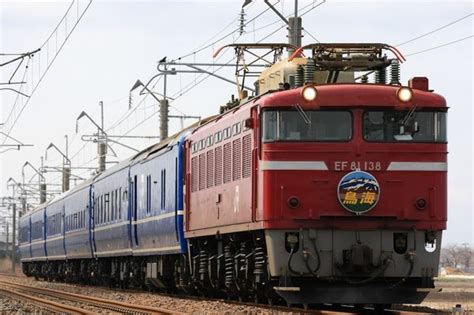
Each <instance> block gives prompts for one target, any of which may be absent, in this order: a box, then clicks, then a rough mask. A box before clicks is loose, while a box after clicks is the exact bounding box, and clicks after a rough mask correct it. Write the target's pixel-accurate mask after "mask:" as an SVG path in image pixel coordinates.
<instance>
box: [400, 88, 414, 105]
mask: <svg viewBox="0 0 474 315" xmlns="http://www.w3.org/2000/svg"><path fill="white" fill-rule="evenodd" d="M412 96H413V92H412V91H411V89H410V88H407V87H401V88H399V89H398V90H397V97H398V99H399V100H400V101H402V102H404V103H406V102H408V101H410V100H411V98H412Z"/></svg>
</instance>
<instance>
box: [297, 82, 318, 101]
mask: <svg viewBox="0 0 474 315" xmlns="http://www.w3.org/2000/svg"><path fill="white" fill-rule="evenodd" d="M301 95H302V96H303V98H304V100H305V101H307V102H311V101H314V100H315V99H316V96H317V95H318V91H316V88H315V87H314V86H312V85H307V86H305V87H304V88H303V90H301Z"/></svg>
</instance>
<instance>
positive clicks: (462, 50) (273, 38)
mask: <svg viewBox="0 0 474 315" xmlns="http://www.w3.org/2000/svg"><path fill="white" fill-rule="evenodd" d="M88 2H89V1H88V0H81V1H78V2H75V3H74V4H73V9H72V10H71V11H70V14H69V15H68V16H67V18H66V20H65V21H63V23H61V24H60V27H59V28H58V31H57V33H54V35H53V37H52V38H51V39H50V41H49V42H48V43H49V44H48V45H47V47H45V48H44V49H43V50H42V51H41V53H39V54H36V55H35V57H33V58H32V60H30V62H31V63H30V65H29V70H28V72H27V76H26V81H28V83H27V85H29V86H30V87H31V86H34V85H35V82H37V81H38V79H39V76H40V75H41V73H42V69H44V67H45V65H47V64H48V60H51V58H52V56H53V55H54V52H55V49H56V45H57V44H56V43H61V42H62V40H63V39H64V37H65V35H66V34H67V33H68V31H70V30H71V27H72V25H73V24H74V22H75V21H76V20H77V16H78V13H80V12H82V10H83V9H84V8H85V7H86V5H87V3H88ZM299 2H300V8H305V7H306V8H305V9H304V10H303V11H302V12H301V13H303V12H304V11H308V10H309V9H311V8H312V7H313V6H314V5H317V4H319V3H321V2H322V1H314V2H313V1H302V0H300V1H299ZM70 3H71V2H70V1H48V2H40V1H5V0H0V53H19V52H27V51H32V50H35V49H36V48H38V47H40V46H41V45H42V44H43V43H44V42H45V40H46V39H47V38H48V36H49V35H50V34H51V33H52V31H53V30H54V28H55V27H56V26H57V25H58V23H59V21H60V19H61V18H62V17H63V15H64V13H65V12H66V10H67V9H68V7H69V6H70ZM242 3H243V1H93V2H92V4H91V5H90V7H89V8H88V9H87V11H86V13H85V14H84V16H83V18H82V19H81V20H80V22H79V23H78V25H77V27H76V28H75V29H74V31H73V32H72V34H71V36H70V37H69V38H68V40H67V41H66V43H65V45H64V47H63V48H62V50H61V51H60V52H59V54H58V56H57V58H56V59H55V60H54V62H53V63H52V65H51V67H50V68H49V70H48V71H47V73H46V75H45V76H44V77H43V80H42V81H41V83H40V84H39V85H38V87H37V89H36V90H35V92H34V94H33V96H32V97H31V99H30V101H29V102H28V103H27V105H26V106H25V108H24V110H23V112H22V113H21V115H19V119H18V120H17V122H16V124H15V126H14V128H13V129H12V132H11V134H10V135H11V136H12V137H14V138H15V139H18V140H20V141H22V142H23V143H27V144H34V146H33V147H24V148H22V149H21V150H20V151H16V150H10V151H8V152H4V153H1V154H0V196H6V195H8V194H9V193H10V192H11V189H8V190H7V186H6V182H7V180H8V179H9V178H10V177H13V178H14V179H15V180H17V181H21V180H22V166H23V165H24V163H25V162H26V161H29V162H30V163H31V164H32V165H34V166H35V167H36V168H38V167H39V166H40V165H41V160H40V157H41V156H43V157H44V156H45V149H46V147H47V146H48V145H49V143H51V142H53V143H54V144H56V145H57V146H58V147H59V148H60V149H61V150H63V151H64V149H65V138H64V136H65V135H68V138H69V156H70V157H72V158H71V160H72V165H73V167H77V166H81V167H87V166H90V167H93V166H95V165H96V164H97V162H96V160H95V157H96V155H97V154H96V146H95V144H93V143H90V142H84V141H82V140H81V135H83V134H92V133H94V132H95V131H96V130H95V127H94V126H93V125H92V124H91V123H90V122H89V121H87V120H86V119H81V120H80V122H79V124H78V127H79V128H78V129H79V132H78V133H76V118H77V117H78V115H79V113H81V111H86V112H87V113H88V114H90V116H91V117H93V119H94V120H96V121H97V122H100V107H99V101H103V103H104V114H105V115H104V116H105V129H106V130H107V132H108V134H109V135H123V134H127V135H135V136H158V134H159V124H158V121H159V116H158V114H157V110H158V107H157V104H156V102H155V101H154V100H153V99H152V98H151V97H149V96H148V97H145V98H144V97H143V96H140V95H139V94H138V92H137V91H134V92H132V93H131V99H132V101H131V105H132V109H131V110H130V109H129V105H130V104H129V95H130V93H129V91H130V88H131V87H132V85H133V84H134V83H135V81H136V80H137V79H140V80H141V81H144V82H146V81H148V80H149V79H150V78H151V77H152V76H154V75H155V74H157V70H156V66H157V62H158V60H160V59H162V58H163V57H165V56H167V57H168V60H170V59H177V58H179V57H181V56H187V57H184V58H182V59H181V61H182V62H203V63H212V62H227V61H229V60H230V59H231V58H232V52H231V51H226V52H225V53H224V54H223V56H222V57H221V58H220V59H218V60H217V61H216V60H215V59H214V60H213V59H212V54H213V52H214V51H215V50H216V49H218V48H219V47H221V46H223V45H225V44H229V43H232V42H234V41H238V42H255V41H259V40H261V39H262V38H264V37H266V36H268V35H270V34H271V33H273V32H275V33H274V34H272V35H270V36H269V37H268V38H266V39H265V41H266V42H285V41H287V38H286V28H285V27H282V23H281V21H279V18H278V17H277V16H276V15H275V14H274V13H273V12H271V11H270V10H267V11H266V12H265V13H263V14H261V15H259V14H260V13H261V12H263V11H265V9H266V8H267V7H266V5H265V4H264V2H263V1H260V0H254V1H253V3H252V4H250V5H249V6H247V7H246V19H247V20H250V19H253V18H254V17H256V16H257V15H259V16H258V18H256V19H255V20H253V21H252V22H251V23H249V24H248V25H247V26H246V27H245V33H244V34H243V35H241V36H239V35H238V34H237V33H232V30H235V29H236V28H237V27H238V23H239V22H238V18H239V13H240V8H241V5H242ZM272 3H276V4H275V7H276V8H277V9H279V10H281V11H283V13H284V14H285V15H287V14H290V13H291V12H292V10H293V1H289V0H285V1H279V2H278V1H277V0H275V1H273V2H272ZM472 12H473V4H472V2H470V1H465V2H462V1H436V2H433V1H331V0H328V1H326V2H325V3H324V4H322V5H320V6H318V7H317V8H314V9H313V10H310V11H309V12H307V13H306V14H304V15H303V27H304V28H305V36H304V38H303V44H309V43H312V42H315V39H317V40H319V41H321V42H384V43H388V44H391V45H395V46H396V45H398V44H400V43H403V42H405V41H407V40H410V39H413V38H416V37H417V36H419V35H422V34H425V33H427V32H430V31H432V30H435V29H437V28H438V27H440V26H443V25H446V24H448V23H450V22H453V21H455V20H457V19H459V18H461V17H464V16H466V15H468V14H469V13H472ZM66 25H67V26H66ZM277 29H279V30H278V31H276V30H277ZM228 33H231V35H230V36H228V37H225V38H223V39H222V40H220V41H217V40H218V39H219V38H221V37H224V35H226V34H228ZM472 34H473V16H472V15H471V16H470V17H468V18H466V19H464V20H462V21H460V22H458V23H455V24H453V25H451V26H449V27H446V28H444V29H441V30H439V31H436V32H434V33H433V34H431V35H429V36H425V37H423V38H420V39H417V40H414V41H412V42H410V43H407V44H404V45H401V46H400V47H399V49H400V50H401V51H402V52H403V53H404V54H405V55H410V54H412V53H416V52H419V51H423V50H426V49H429V48H432V47H436V46H440V45H443V44H446V43H450V42H453V41H455V40H457V39H462V38H466V37H468V36H471V35H472ZM213 42H215V43H213ZM212 43H213V44H212ZM208 44H212V45H209V47H207V48H205V49H202V50H200V49H199V48H201V47H205V46H207V45H208ZM472 45H473V40H472V38H470V39H467V40H463V41H460V42H458V43H454V44H451V45H448V46H446V47H441V48H438V49H434V50H430V51H426V52H423V53H420V54H414V55H412V56H409V57H408V58H407V62H406V63H404V64H403V65H402V68H401V77H402V82H404V83H405V84H406V82H407V81H408V79H409V78H411V77H413V76H427V77H428V78H429V79H430V88H432V89H434V90H435V92H437V93H440V94H442V95H443V96H444V97H445V98H446V99H447V102H448V105H449V107H450V110H449V118H448V119H449V122H448V140H449V146H448V147H449V157H448V159H449V173H448V186H449V191H448V198H449V202H448V211H449V218H448V230H447V231H446V233H445V238H444V242H445V244H447V243H465V242H469V243H471V244H474V215H473V206H472V205H473V203H474V197H473V193H472V192H473V162H472V157H473V154H474V153H473V139H474V135H473V127H472V120H473V118H474V117H473V110H472V105H473V102H472V101H473V94H472V86H473V65H472V60H473V56H472V51H473V46H472ZM193 52H196V53H193ZM0 57H1V56H0ZM7 58H8V57H6V56H3V57H1V59H0V61H1V62H4V61H6V60H7ZM13 69H14V67H13V66H12V65H10V66H5V67H0V75H1V79H0V82H5V81H8V79H9V77H10V75H11V73H12V71H13ZM23 71H24V67H23V66H22V67H21V68H20V70H19V73H18V76H17V77H18V78H21V75H22V74H23ZM232 71H233V70H232V69H224V70H222V71H219V72H218V74H220V75H223V76H226V77H228V78H230V79H233V73H232ZM202 78H203V77H202V76H199V75H196V74H180V75H176V76H169V77H168V82H167V83H168V84H167V85H168V86H167V95H169V96H172V97H173V98H175V99H174V100H173V101H171V106H172V108H171V110H170V114H172V115H180V114H181V113H185V114H187V115H194V116H201V117H206V116H209V115H212V114H215V113H217V112H218V109H219V106H221V105H224V104H225V103H226V102H227V101H228V100H229V99H230V97H231V94H236V89H235V88H234V87H233V86H232V85H231V84H229V83H226V82H224V81H220V80H218V79H215V78H208V79H206V80H204V81H202V82H201V83H199V81H200V80H201V79H202ZM156 82H157V81H153V82H152V84H151V86H154V85H155V83H156ZM196 83H198V84H197V85H196V86H195V87H194V88H193V89H191V90H189V91H187V87H189V86H193V85H195V84H196ZM154 90H155V91H157V92H159V93H162V92H163V81H158V83H157V84H156V87H155V89H154ZM183 91H187V92H185V93H183ZM16 97H17V95H16V94H15V93H13V92H12V91H6V90H0V100H1V106H0V123H1V122H5V120H6V118H7V117H8V115H9V113H10V112H11V111H12V106H13V104H14V102H15V98H16ZM22 104H23V103H22ZM18 108H19V106H17V107H16V108H15V110H14V112H15V113H18ZM123 117H125V118H124V119H121V118H123ZM192 122H193V120H186V121H185V122H184V124H189V123H192ZM9 123H11V121H10V122H9ZM135 126H138V127H135ZM180 126H181V123H180V120H179V119H172V120H171V121H170V134H172V133H174V132H176V131H178V130H179V128H180ZM2 130H3V131H5V129H0V131H2ZM0 139H2V138H1V137H0ZM2 141H3V139H2ZM10 141H13V140H10ZM120 141H122V142H123V143H125V144H127V145H129V146H132V147H134V148H136V149H142V148H144V147H146V146H148V145H150V144H152V143H153V142H154V141H156V139H155V140H153V139H120ZM113 149H114V151H115V153H116V155H117V156H116V157H115V156H110V157H108V160H109V161H112V162H113V161H119V160H122V159H125V158H127V157H128V156H130V155H132V154H133V151H131V150H129V149H126V148H124V147H120V146H118V145H113ZM47 157H48V159H46V160H45V161H44V165H46V166H56V167H57V166H61V163H62V158H61V156H60V155H59V154H58V153H57V152H55V151H54V150H50V151H48V156H47ZM109 166H110V165H109ZM24 173H25V178H26V180H27V181H28V180H30V179H31V178H32V177H33V175H34V172H33V171H32V169H31V168H28V167H27V168H25V169H24ZM73 173H74V174H76V175H78V176H80V177H83V178H87V177H89V176H90V174H91V171H90V170H87V169H76V170H73ZM46 177H47V181H48V182H51V183H55V184H59V183H60V174H59V173H55V172H48V173H47V174H46ZM31 181H32V183H34V184H36V183H37V179H36V178H33V179H32V180H31ZM52 188H53V189H59V187H57V186H54V187H52ZM2 213H5V210H0V215H1V214H2ZM1 224H2V221H1V220H0V230H1Z"/></svg>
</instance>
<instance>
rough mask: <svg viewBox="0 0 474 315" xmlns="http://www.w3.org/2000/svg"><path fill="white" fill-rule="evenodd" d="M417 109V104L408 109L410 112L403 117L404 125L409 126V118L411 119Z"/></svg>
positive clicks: (402, 123)
mask: <svg viewBox="0 0 474 315" xmlns="http://www.w3.org/2000/svg"><path fill="white" fill-rule="evenodd" d="M415 110H416V104H415V105H413V107H412V108H410V110H409V111H408V113H407V114H406V115H405V117H404V118H403V119H402V121H401V122H400V124H401V125H403V126H405V127H406V126H408V120H410V118H411V117H412V116H413V114H414V113H415Z"/></svg>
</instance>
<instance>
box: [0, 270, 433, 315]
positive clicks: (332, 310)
mask: <svg viewBox="0 0 474 315" xmlns="http://www.w3.org/2000/svg"><path fill="white" fill-rule="evenodd" d="M1 275H2V276H10V277H18V276H15V275H11V274H1ZM0 284H4V285H7V286H10V288H16V289H17V290H21V291H25V292H28V293H34V294H39V295H43V296H44V295H47V296H50V297H53V298H57V299H62V300H69V301H73V302H76V303H81V304H88V305H91V306H94V307H97V308H101V309H108V310H110V311H113V312H119V313H124V314H178V313H179V312H177V311H175V310H173V311H170V310H165V309H160V308H154V307H147V306H140V305H132V304H128V303H122V302H118V301H114V300H109V299H102V298H96V297H91V296H85V295H80V294H76V293H68V292H64V291H58V290H52V289H45V288H37V287H31V286H26V285H21V284H15V283H12V282H9V281H3V280H0ZM75 285H76V286H84V287H89V286H87V285H80V284H75ZM2 291H4V289H3V290H2ZM115 291H117V292H122V293H130V294H133V293H144V291H140V290H136V289H116V290H115ZM14 293H15V292H14ZM159 294H160V295H162V296H168V297H173V298H179V299H186V300H194V301H203V300H205V301H217V302H222V303H227V304H229V305H239V306H247V307H259V308H262V309H265V310H268V311H269V312H284V313H291V314H300V315H306V314H321V315H336V314H341V315H342V314H344V315H347V314H380V311H378V310H374V309H373V308H370V307H364V308H354V307H351V306H344V305H342V306H337V307H334V306H333V305H320V306H319V307H318V308H317V309H304V308H301V307H288V306H279V305H268V304H257V303H253V302H243V301H235V300H224V299H219V298H209V297H198V296H188V295H174V294H166V293H159ZM19 298H21V297H20V296H19ZM27 299H28V300H29V301H30V302H33V301H32V297H31V295H27ZM40 300H42V299H41V298H40ZM35 303H36V302H35ZM53 303H55V304H60V303H58V302H53ZM37 304H41V301H40V302H38V303H37ZM43 306H44V304H43ZM65 306H66V307H71V306H70V305H65ZM44 307H46V306H44ZM59 307H61V305H60V306H59ZM47 308H48V309H51V310H53V311H57V309H58V306H57V305H52V306H48V307H47ZM71 308H73V309H71V310H69V311H68V310H66V309H64V310H62V311H61V312H64V313H69V314H93V313H94V312H88V311H85V310H84V309H75V310H74V307H71ZM383 314H390V315H422V314H434V311H433V312H426V311H419V310H416V311H415V310H413V311H411V310H403V311H402V310H393V309H390V310H384V311H383Z"/></svg>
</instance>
